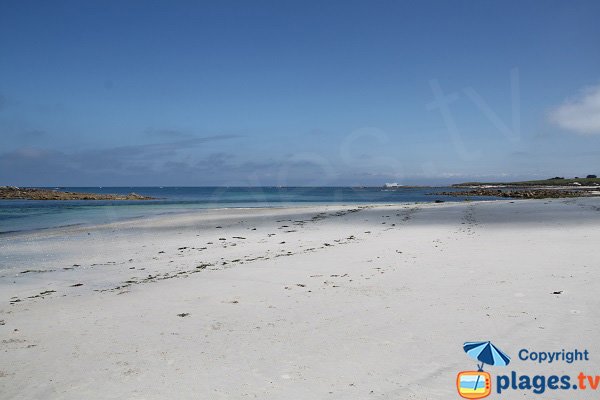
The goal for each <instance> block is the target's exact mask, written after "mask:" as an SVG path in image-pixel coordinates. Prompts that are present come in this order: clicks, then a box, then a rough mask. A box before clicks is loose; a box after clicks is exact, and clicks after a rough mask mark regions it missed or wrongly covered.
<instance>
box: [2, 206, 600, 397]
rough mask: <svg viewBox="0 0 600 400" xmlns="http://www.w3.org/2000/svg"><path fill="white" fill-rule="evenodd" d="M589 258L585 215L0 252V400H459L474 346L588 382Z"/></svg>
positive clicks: (330, 211) (415, 219) (594, 289)
mask: <svg viewBox="0 0 600 400" xmlns="http://www.w3.org/2000/svg"><path fill="white" fill-rule="evenodd" d="M599 243H600V199H598V198H580V199H569V200H552V201H544V200H519V201H492V202H465V203H442V204H411V205H387V206H386V205H376V206H375V205H365V206H319V207H316V206H311V207H299V208H274V209H229V210H212V211H203V212H198V213H193V214H176V215H167V216H161V217H153V218H148V219H138V220H133V221H126V222H119V223H113V224H109V225H100V226H91V227H74V228H61V229H52V230H45V231H36V232H29V233H20V234H6V235H2V236H0V265H1V268H2V269H0V354H1V357H0V398H2V399H228V400H229V399H281V400H284V399H285V400H291V399H344V400H347V399H449V398H458V395H457V393H456V389H455V379H456V374H457V372H459V371H461V370H468V369H473V368H475V361H473V360H471V359H470V358H468V357H467V355H466V354H465V353H464V352H463V349H462V344H463V342H465V341H472V340H491V341H493V342H494V343H495V344H497V345H499V346H500V347H501V348H502V349H503V350H504V351H506V352H507V353H508V354H509V355H511V356H512V357H513V365H512V366H513V368H515V369H518V371H519V372H520V373H532V374H535V373H544V374H548V375H550V374H552V373H568V374H571V375H576V374H577V373H579V369H581V368H583V369H585V370H586V371H587V372H594V373H596V374H598V373H600V343H598V332H599V331H600V296H599V295H598V293H600V256H599V251H600V247H599V245H598V244H599ZM523 347H525V348H530V349H535V350H539V351H541V350H545V351H559V350H561V349H568V348H580V349H581V348H586V349H588V350H589V351H590V354H591V360H590V361H589V362H587V363H586V364H585V365H583V364H579V365H576V364H572V365H570V364H566V363H562V364H561V363H557V364H555V365H551V366H540V365H538V364H535V363H531V362H530V363H527V362H524V361H519V360H518V359H517V354H516V353H517V352H518V350H519V349H521V348H523ZM490 368H491V370H492V372H494V371H496V372H499V371H500V370H499V369H494V367H490ZM503 371H509V369H508V370H506V369H505V370H503ZM590 395H592V393H588V394H587V396H590ZM496 396H497V395H496ZM511 396H513V398H528V397H527V396H528V393H527V392H512V393H511ZM552 396H553V398H565V399H567V398H572V392H566V391H565V392H561V391H556V392H554V393H552ZM579 398H592V397H585V396H583V397H579Z"/></svg>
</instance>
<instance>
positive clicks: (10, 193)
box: [0, 186, 155, 200]
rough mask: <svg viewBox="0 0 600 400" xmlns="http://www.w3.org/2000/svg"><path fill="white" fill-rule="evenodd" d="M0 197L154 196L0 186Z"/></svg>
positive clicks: (57, 198)
mask: <svg viewBox="0 0 600 400" xmlns="http://www.w3.org/2000/svg"><path fill="white" fill-rule="evenodd" d="M0 199H23V200H155V198H154V197H149V196H142V195H140V194H137V193H129V194H98V193H77V192H61V191H58V190H51V189H36V188H19V187H14V186H0Z"/></svg>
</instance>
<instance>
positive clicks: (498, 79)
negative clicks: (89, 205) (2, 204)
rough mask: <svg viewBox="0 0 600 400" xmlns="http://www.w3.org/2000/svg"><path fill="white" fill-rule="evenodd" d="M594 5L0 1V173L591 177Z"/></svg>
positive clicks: (187, 179) (103, 177) (599, 34)
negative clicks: (586, 175) (588, 175)
mask: <svg viewBox="0 0 600 400" xmlns="http://www.w3.org/2000/svg"><path fill="white" fill-rule="evenodd" d="M599 19H600V2H597V1H573V2H558V1H518V2H517V1H515V2H510V1H494V2H492V1H458V2H450V1H440V2H432V1H422V2H409V1H328V2H321V1H315V2H310V1H235V2H232V1H211V2H201V1H189V2H188V1H152V2H151V1H115V2H111V1H102V2H81V1H71V2H68V1H53V2H48V1H40V2H36V1H12V0H11V1H8V0H3V1H0V54H1V56H0V77H1V79H0V139H1V146H0V185H2V184H9V185H49V186H54V185H62V186H67V185H79V186H87V185H89V186H96V185H103V186H110V185H191V186H201V185H380V184H383V183H385V182H400V183H406V184H415V183H419V184H432V183H453V182H460V181H465V180H473V179H476V180H507V179H520V178H545V177H550V176H555V175H566V176H576V175H579V176H581V175H585V174H588V173H598V174H600V165H599V162H598V160H600V86H599V85H600V50H598V49H599V47H598V41H599V39H600V24H599V23H598V20H599Z"/></svg>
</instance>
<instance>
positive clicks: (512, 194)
mask: <svg viewBox="0 0 600 400" xmlns="http://www.w3.org/2000/svg"><path fill="white" fill-rule="evenodd" d="M431 194H432V195H445V196H454V197H464V196H484V197H490V196H491V197H509V198H513V199H559V198H565V197H585V196H593V195H595V194H594V193H592V192H591V191H588V190H563V189H505V190H502V189H480V188H478V189H471V190H463V191H456V192H439V193H431Z"/></svg>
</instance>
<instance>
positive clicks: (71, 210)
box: [0, 187, 495, 233]
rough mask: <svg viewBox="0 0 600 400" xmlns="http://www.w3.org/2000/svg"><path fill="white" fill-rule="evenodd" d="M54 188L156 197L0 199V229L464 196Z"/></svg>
mask: <svg viewBox="0 0 600 400" xmlns="http://www.w3.org/2000/svg"><path fill="white" fill-rule="evenodd" d="M55 189H58V190H61V191H73V192H89V193H115V194H127V193H131V192H135V193H138V194H141V195H146V196H151V197H155V198H157V200H144V201H110V200H102V201H100V200H99V201H96V200H67V201H65V200H57V201H54V200H44V201H39V200H0V233H7V232H18V231H26V230H36V229H46V228H55V227H61V226H71V225H88V224H101V223H108V222H114V221H120V220H125V219H130V218H141V217H146V216H152V215H160V214H167V213H181V212H186V211H193V210H202V209H215V208H242V207H284V206H290V205H296V206H303V205H317V204H357V203H386V204H387V203H413V202H433V201H435V200H444V201H463V200H465V197H449V196H442V195H429V193H436V192H441V191H452V190H456V189H453V188H441V187H439V188H404V189H398V190H386V189H382V188H373V187H371V188H351V187H325V188H324V187H319V188H315V187H313V188H310V187H289V188H277V187H242V188H239V187H238V188H235V187H231V188H226V187H100V188H99V187H87V188H81V187H78V188H75V187H61V188H55ZM471 199H474V198H473V197H471ZM493 199H495V198H492V197H486V198H483V200H493Z"/></svg>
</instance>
